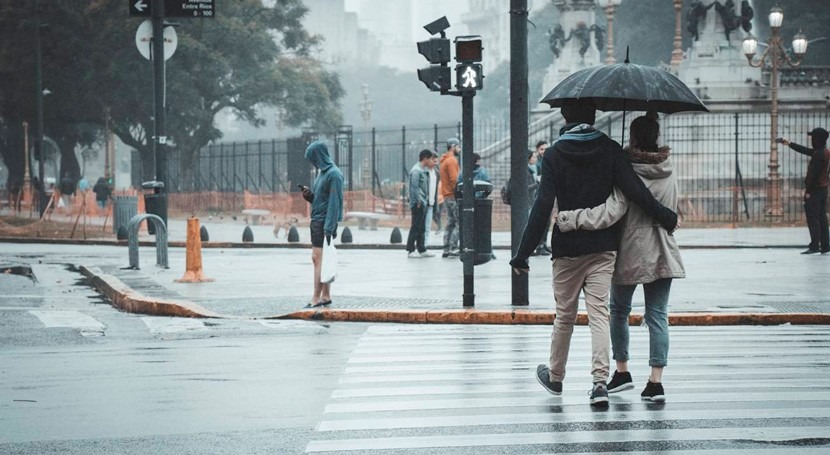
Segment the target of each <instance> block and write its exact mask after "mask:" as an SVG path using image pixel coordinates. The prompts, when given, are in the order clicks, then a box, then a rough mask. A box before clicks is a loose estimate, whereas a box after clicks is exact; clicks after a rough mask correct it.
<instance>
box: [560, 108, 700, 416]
mask: <svg viewBox="0 0 830 455" xmlns="http://www.w3.org/2000/svg"><path fill="white" fill-rule="evenodd" d="M659 133H660V126H659V124H658V123H657V121H656V120H655V119H654V118H653V117H651V116H643V117H639V118H637V119H635V120H634V121H633V122H632V123H631V136H630V137H631V139H630V145H629V147H627V148H626V149H625V152H626V154H627V155H628V158H629V160H630V161H631V163H632V165H633V167H634V171H635V172H636V173H637V175H638V176H639V177H640V179H642V180H643V183H645V185H646V187H647V188H648V189H649V191H651V193H652V194H653V195H654V197H655V198H656V199H657V200H658V201H660V203H661V204H663V205H665V206H666V207H668V208H670V209H672V210H674V211H676V210H677V198H678V196H677V176H676V175H675V174H674V172H673V168H672V163H671V159H670V158H669V155H670V152H671V150H670V149H669V148H668V147H658V146H657V138H658V136H659ZM617 222H621V226H620V227H621V230H620V249H619V251H618V253H617V259H616V263H615V269H614V274H613V278H612V283H613V284H612V286H611V345H612V352H613V357H614V360H615V361H616V363H617V371H615V372H614V375H613V377H612V378H611V381H610V382H609V383H608V392H609V393H615V392H621V391H623V390H628V389H632V388H634V383H633V380H632V378H631V373H630V372H629V370H628V359H629V354H628V345H629V335H628V321H629V315H630V314H631V298H632V295H633V294H634V290H635V289H636V287H637V285H638V284H642V285H643V291H644V294H645V322H646V325H648V329H649V366H651V374H650V375H649V379H648V382H647V384H646V387H645V389H644V390H643V392H642V393H641V394H640V395H641V397H642V398H643V399H644V400H649V401H665V391H664V389H663V385H662V376H663V368H664V367H665V366H666V365H667V363H668V352H669V325H668V303H669V292H670V290H671V283H672V280H673V279H674V278H684V277H685V276H686V272H685V269H684V267H683V261H682V259H681V257H680V250H679V248H678V246H677V241H676V240H675V238H674V236H673V235H672V234H671V233H669V232H668V231H666V230H665V229H663V228H661V227H660V226H659V225H656V224H655V221H654V219H653V218H651V217H650V216H648V215H646V214H645V213H644V212H643V211H642V209H640V208H639V207H637V206H636V205H634V204H630V203H628V201H626V199H625V196H623V195H622V193H621V192H620V191H619V190H617V189H615V190H614V192H613V193H612V195H611V196H610V197H609V198H608V200H607V201H606V202H605V204H602V205H600V206H597V207H594V208H589V209H578V210H571V211H563V212H559V214H558V215H557V220H556V223H557V225H559V229H560V230H561V231H563V232H567V231H571V230H575V229H584V230H596V229H605V228H608V227H609V226H612V225H614V224H615V223H617Z"/></svg>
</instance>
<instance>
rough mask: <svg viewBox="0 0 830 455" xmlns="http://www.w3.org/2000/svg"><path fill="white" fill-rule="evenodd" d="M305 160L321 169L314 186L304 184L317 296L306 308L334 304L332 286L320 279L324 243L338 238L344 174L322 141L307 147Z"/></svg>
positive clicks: (312, 298)
mask: <svg viewBox="0 0 830 455" xmlns="http://www.w3.org/2000/svg"><path fill="white" fill-rule="evenodd" d="M305 159H306V160H308V161H309V162H310V163H311V164H312V165H314V167H315V168H317V169H318V171H319V173H318V174H317V178H316V179H315V180H314V185H313V187H314V188H313V189H309V188H308V187H303V198H305V200H306V201H308V202H310V203H311V226H310V227H311V261H312V262H313V263H314V295H313V296H312V297H311V302H309V303H308V305H307V307H319V306H323V305H331V285H330V284H323V283H321V282H320V273H321V267H322V264H323V242H324V241H325V242H327V243H328V244H331V240H332V239H335V238H337V223H338V222H339V221H342V220H343V173H342V172H340V168H338V167H337V166H336V165H335V164H334V163H333V162H332V161H331V157H329V150H328V148H326V145H325V144H323V143H322V142H320V141H315V142H312V143H311V144H310V145H309V146H308V148H306V150H305Z"/></svg>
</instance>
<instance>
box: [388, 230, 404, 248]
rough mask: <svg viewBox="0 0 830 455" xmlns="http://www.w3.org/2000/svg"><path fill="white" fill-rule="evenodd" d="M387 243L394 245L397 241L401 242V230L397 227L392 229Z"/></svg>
mask: <svg viewBox="0 0 830 455" xmlns="http://www.w3.org/2000/svg"><path fill="white" fill-rule="evenodd" d="M389 243H391V244H393V245H396V244H398V243H403V237H402V236H401V230H400V229H398V228H395V229H392V236H391V237H390V238H389Z"/></svg>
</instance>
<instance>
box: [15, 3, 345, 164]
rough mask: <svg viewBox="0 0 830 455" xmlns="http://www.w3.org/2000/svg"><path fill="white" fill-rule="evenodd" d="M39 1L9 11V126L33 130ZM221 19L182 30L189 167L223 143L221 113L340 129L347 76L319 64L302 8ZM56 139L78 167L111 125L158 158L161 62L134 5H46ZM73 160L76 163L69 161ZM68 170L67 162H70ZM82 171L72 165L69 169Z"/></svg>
mask: <svg viewBox="0 0 830 455" xmlns="http://www.w3.org/2000/svg"><path fill="white" fill-rule="evenodd" d="M33 11H34V10H33V2H31V1H27V2H20V1H16V0H0V37H2V41H0V82H2V84H0V122H2V123H5V124H14V123H19V122H20V121H21V120H22V119H26V120H28V121H29V123H30V124H32V123H33V119H34V108H33V106H34V103H33V98H34V88H33V87H34V82H33V75H34V67H35V65H34V59H33V58H32V40H31V36H33V33H34V29H33V27H32V26H31V25H29V24H30V23H31V20H30V19H31V16H32V15H33ZM217 11H218V14H217V17H216V18H212V19H188V18H182V19H171V20H174V21H176V22H178V23H179V24H180V25H179V26H178V27H177V28H176V31H177V34H178V38H179V45H178V49H177V51H176V54H175V55H174V56H173V58H171V59H170V60H168V61H167V70H166V77H167V120H168V121H167V132H168V137H169V139H170V142H171V143H172V144H173V145H174V146H175V147H177V148H178V149H179V150H180V152H181V153H182V156H183V157H184V159H186V160H187V159H189V158H190V157H191V156H192V154H194V153H196V152H197V151H198V150H199V149H200V148H201V147H203V146H204V145H206V144H208V143H209V142H210V141H214V140H217V139H219V138H220V137H221V132H220V131H219V130H218V129H217V128H216V127H215V125H214V118H215V116H216V114H217V113H219V112H222V111H230V112H232V113H233V114H235V115H236V116H238V117H239V118H240V119H242V120H244V121H246V122H249V123H250V124H252V125H262V124H264V120H263V119H262V118H261V116H260V110H261V108H262V107H276V106H279V107H283V108H284V110H285V111H286V114H287V115H286V118H285V119H286V123H287V124H288V125H289V126H300V125H304V124H309V125H312V126H316V127H318V128H323V127H330V126H331V125H335V124H337V123H339V122H340V110H339V106H338V102H339V99H340V98H341V97H342V96H343V90H342V88H341V87H340V83H339V80H338V77H337V76H336V75H335V74H332V73H330V72H328V71H326V70H324V69H323V68H322V67H321V66H320V64H319V63H318V62H316V61H315V60H313V59H311V58H310V57H308V50H309V48H310V47H311V46H313V45H314V44H316V43H317V42H318V40H317V38H316V37H312V36H310V35H309V34H308V33H307V31H306V30H305V29H304V28H303V26H302V23H301V20H302V18H303V16H304V14H305V13H306V9H305V7H304V6H303V4H302V1H301V0H280V1H278V2H274V6H273V7H265V6H264V5H263V2H262V1H261V0H217ZM40 14H41V20H42V22H45V23H48V24H49V26H48V28H44V29H42V31H41V36H42V37H43V46H42V48H43V68H44V70H43V75H44V87H48V88H49V90H50V91H51V92H52V94H51V95H49V96H48V97H47V98H46V102H45V109H44V111H45V113H46V118H45V123H46V133H47V134H48V135H50V136H51V137H53V138H55V140H56V142H58V143H59V144H60V145H61V149H62V150H63V152H64V153H62V154H63V155H71V156H72V159H73V160H74V161H75V167H77V159H76V158H75V157H74V149H75V146H76V145H78V144H81V145H89V144H90V143H91V142H92V141H94V140H95V139H96V137H97V135H96V134H92V135H90V134H89V132H90V125H94V126H97V127H98V128H99V129H100V128H101V127H102V125H103V123H104V119H105V117H106V116H107V115H109V116H110V117H111V119H112V126H113V131H114V132H115V133H116V134H117V135H118V136H119V138H120V139H121V140H122V141H124V142H125V143H126V144H128V145H129V146H131V147H133V148H135V149H136V150H139V151H140V152H141V153H142V154H143V155H145V156H147V155H149V154H150V153H151V149H152V144H151V141H150V138H151V136H152V128H153V122H152V112H153V85H152V82H153V77H152V76H153V72H152V62H149V61H147V60H145V59H143V58H142V57H141V56H140V55H139V53H138V51H137V50H136V48H135V44H134V43H135V31H136V28H137V27H138V25H139V24H140V23H141V19H137V18H130V17H129V16H128V10H127V4H126V3H125V2H124V1H123V0H90V1H87V2H78V1H77V0H48V1H47V0H40ZM67 152H69V153H67ZM64 161H66V156H64ZM66 164H71V163H66Z"/></svg>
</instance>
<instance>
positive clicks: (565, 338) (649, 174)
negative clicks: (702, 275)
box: [510, 102, 685, 406]
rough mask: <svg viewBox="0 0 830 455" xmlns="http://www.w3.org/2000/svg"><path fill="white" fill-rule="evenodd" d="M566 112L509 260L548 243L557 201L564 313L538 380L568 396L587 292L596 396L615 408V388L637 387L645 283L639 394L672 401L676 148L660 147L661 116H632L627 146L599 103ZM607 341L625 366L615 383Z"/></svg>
mask: <svg viewBox="0 0 830 455" xmlns="http://www.w3.org/2000/svg"><path fill="white" fill-rule="evenodd" d="M562 115H563V117H564V118H565V122H566V125H565V127H564V128H563V129H562V131H561V132H560V138H559V140H558V141H557V142H556V143H555V144H554V145H553V146H552V147H550V148H548V150H547V151H546V152H545V154H544V157H543V160H542V166H541V168H542V175H541V181H540V185H539V188H538V190H537V196H536V199H535V201H534V203H533V207H532V209H531V212H530V216H529V219H528V224H527V227H526V228H525V231H524V234H523V236H522V241H521V244H520V246H519V249H518V252H517V254H516V256H515V257H513V259H512V260H511V261H510V265H511V266H512V267H513V269H514V272H515V273H526V272H527V271H528V270H529V268H530V267H529V266H528V263H527V258H528V256H530V255H531V253H532V252H533V251H534V250H535V249H536V248H537V246H538V245H539V243H540V241H541V240H542V236H543V235H544V231H545V227H546V225H547V222H548V219H549V218H550V215H551V212H552V211H553V208H554V204H557V205H558V208H559V213H558V216H557V223H556V225H555V226H554V229H553V234H552V239H551V249H552V261H553V291H554V297H555V300H556V320H555V322H554V328H553V336H552V340H551V351H550V366H548V365H539V367H538V368H537V372H536V375H537V380H538V381H539V382H540V383H541V384H542V386H543V387H544V388H545V389H547V390H548V391H549V392H550V393H552V394H554V395H560V394H561V393H562V381H563V380H564V379H565V365H566V363H567V360H568V351H569V348H570V342H571V335H572V334H573V326H574V324H575V322H576V317H577V309H578V303H579V293H580V291H582V292H583V293H584V294H585V304H586V307H587V312H588V320H589V326H590V330H591V348H592V349H591V351H592V369H591V374H592V376H593V384H594V385H593V388H592V390H591V398H590V403H591V404H593V405H599V406H603V405H604V406H607V404H608V393H609V392H611V393H614V392H619V391H623V390H627V389H631V388H633V387H634V384H633V380H632V377H631V374H630V373H629V371H628V360H629V353H628V344H629V343H628V340H629V337H628V318H629V315H630V313H631V299H632V295H633V293H634V290H635V288H636V286H637V284H643V285H644V292H645V300H646V310H645V320H646V324H647V325H648V328H649V337H650V343H649V365H650V366H651V374H650V376H649V379H648V382H647V383H646V387H645V389H644V390H643V392H642V393H641V396H642V398H643V399H646V400H651V401H664V400H665V393H664V390H663V387H662V371H663V367H665V366H666V364H667V357H668V348H669V337H668V296H669V291H670V289H671V282H672V279H673V278H682V277H684V276H685V272H684V269H683V264H682V261H681V258H680V254H679V250H678V247H677V243H676V241H675V240H674V237H673V236H672V235H671V233H672V232H673V231H674V229H675V228H676V227H677V214H676V213H675V211H674V210H676V208H677V179H676V177H675V176H674V175H673V174H672V168H671V161H670V160H669V149H667V148H658V147H657V138H658V136H659V125H658V123H657V121H656V119H655V118H654V117H653V116H644V117H640V118H637V119H635V120H634V122H632V124H631V139H630V146H629V147H628V148H627V149H626V150H625V151H624V150H623V149H622V148H621V146H620V145H619V144H617V143H616V142H614V141H613V140H611V139H610V138H609V137H607V136H606V135H605V134H603V133H601V132H599V131H597V130H595V129H594V128H593V123H594V120H595V118H596V111H595V110H594V108H593V107H590V106H588V105H586V104H581V103H576V102H575V103H566V104H565V106H563V107H562ZM618 221H621V222H618ZM609 291H610V302H611V310H610V315H609V308H608V303H609ZM609 322H610V324H609ZM609 325H610V327H609ZM609 344H611V345H612V348H613V357H614V360H616V367H617V371H616V372H615V373H614V375H613V378H612V379H611V382H610V383H608V382H607V381H608V376H609V370H610V365H609V364H610V361H609Z"/></svg>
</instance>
